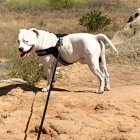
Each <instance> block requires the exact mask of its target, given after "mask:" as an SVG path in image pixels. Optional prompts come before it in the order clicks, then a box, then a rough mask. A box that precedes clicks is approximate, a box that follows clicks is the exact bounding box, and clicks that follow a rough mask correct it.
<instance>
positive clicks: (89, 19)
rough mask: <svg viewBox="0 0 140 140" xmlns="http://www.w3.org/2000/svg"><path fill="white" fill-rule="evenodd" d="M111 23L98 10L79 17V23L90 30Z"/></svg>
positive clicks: (96, 29) (95, 29)
mask: <svg viewBox="0 0 140 140" xmlns="http://www.w3.org/2000/svg"><path fill="white" fill-rule="evenodd" d="M110 23H111V19H110V18H108V17H107V16H102V12H101V11H99V10H94V11H93V12H92V11H91V12H90V13H86V14H85V15H83V16H82V17H81V18H80V19H79V24H80V25H81V26H83V27H85V28H86V29H87V30H90V31H98V30H99V29H103V28H104V27H106V26H107V25H108V24H110Z"/></svg>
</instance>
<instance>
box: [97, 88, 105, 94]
mask: <svg viewBox="0 0 140 140" xmlns="http://www.w3.org/2000/svg"><path fill="white" fill-rule="evenodd" d="M103 92H104V90H99V89H97V90H96V93H98V94H102V93H103Z"/></svg>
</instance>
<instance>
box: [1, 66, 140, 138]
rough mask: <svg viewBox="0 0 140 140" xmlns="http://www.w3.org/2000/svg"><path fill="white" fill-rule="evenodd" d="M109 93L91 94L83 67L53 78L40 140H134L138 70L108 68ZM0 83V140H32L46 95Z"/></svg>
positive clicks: (139, 112)
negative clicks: (54, 80)
mask: <svg viewBox="0 0 140 140" xmlns="http://www.w3.org/2000/svg"><path fill="white" fill-rule="evenodd" d="M108 71H109V73H110V81H111V91H109V92H104V93H103V94H96V93H95V90H96V89H97V88H98V85H99V83H98V80H97V78H96V77H95V76H94V75H93V74H92V73H91V72H90V70H89V68H88V67H87V66H86V65H80V64H74V65H71V66H69V67H65V68H61V70H58V72H57V73H56V77H57V78H56V82H55V84H54V86H55V88H54V89H53V91H52V92H51V97H50V101H49V106H48V110H47V113H46V118H45V121H44V125H43V130H42V134H41V138H40V140H140V67H138V66H124V65H115V64H114V65H108ZM45 85H46V81H45V80H42V81H40V82H39V83H37V84H36V85H27V84H25V83H18V82H4V81H3V82H2V81H1V82H0V140H36V139H37V133H38V129H39V125H40V121H41V117H42V113H43V110H44V105H45V101H46V96H47V93H42V92H41V88H42V87H44V86H45Z"/></svg>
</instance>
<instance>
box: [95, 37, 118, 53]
mask: <svg viewBox="0 0 140 140" xmlns="http://www.w3.org/2000/svg"><path fill="white" fill-rule="evenodd" d="M95 37H96V38H97V39H105V41H107V42H108V43H109V45H110V46H111V48H112V49H113V51H114V52H115V53H117V54H118V50H117V49H116V48H115V46H114V45H113V43H112V42H111V40H110V39H109V38H108V37H107V36H106V35H104V34H97V35H95Z"/></svg>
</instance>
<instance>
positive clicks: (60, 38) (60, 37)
mask: <svg viewBox="0 0 140 140" xmlns="http://www.w3.org/2000/svg"><path fill="white" fill-rule="evenodd" d="M66 35H67V34H56V36H57V37H58V41H57V43H56V45H55V46H53V47H50V48H48V49H43V50H37V51H36V53H37V55H38V56H45V55H50V54H52V55H53V56H54V57H55V58H56V59H57V57H58V53H59V50H58V48H59V47H61V46H62V45H63V37H64V36H66ZM58 61H59V62H60V63H61V64H63V65H64V66H67V65H71V64H73V63H68V62H66V61H65V60H63V59H62V58H61V56H59V58H58Z"/></svg>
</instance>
